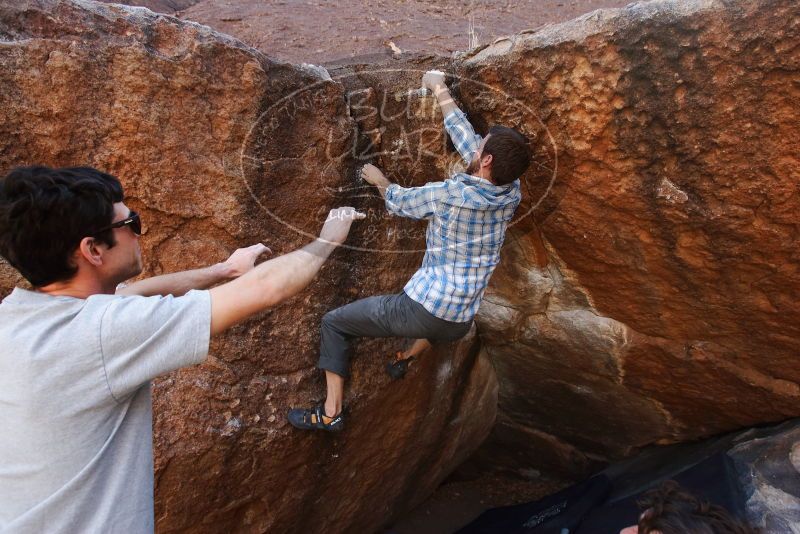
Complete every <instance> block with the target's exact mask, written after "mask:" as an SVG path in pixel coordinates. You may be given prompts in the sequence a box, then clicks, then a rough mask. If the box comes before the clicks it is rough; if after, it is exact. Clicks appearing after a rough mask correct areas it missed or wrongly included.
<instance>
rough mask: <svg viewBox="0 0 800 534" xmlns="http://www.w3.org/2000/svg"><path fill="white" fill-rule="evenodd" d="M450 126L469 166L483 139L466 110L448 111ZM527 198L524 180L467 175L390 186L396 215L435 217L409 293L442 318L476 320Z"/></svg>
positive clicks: (390, 201) (446, 122) (388, 203)
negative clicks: (522, 187)
mask: <svg viewBox="0 0 800 534" xmlns="http://www.w3.org/2000/svg"><path fill="white" fill-rule="evenodd" d="M444 126H445V129H446V130H447V133H448V134H449V135H450V138H451V139H452V140H453V144H454V145H455V147H456V149H457V150H458V152H459V154H461V157H462V158H463V159H464V162H466V163H467V164H469V162H470V161H471V160H472V158H473V156H474V154H475V153H476V152H477V151H478V148H479V147H480V143H481V141H482V137H481V136H480V135H477V134H476V133H475V130H474V129H473V128H472V125H471V124H470V123H469V121H468V120H467V117H466V115H465V114H464V113H463V112H462V111H461V110H455V111H453V112H452V113H450V114H448V115H447V117H445V119H444ZM521 198H522V195H521V192H520V182H519V180H515V181H514V182H512V183H510V184H507V185H503V186H498V185H494V184H492V183H490V182H489V181H488V180H484V179H483V178H478V177H477V176H472V175H469V174H466V173H455V174H454V175H453V176H451V177H450V178H449V179H447V180H445V181H444V182H430V183H428V184H425V185H424V186H421V187H401V186H399V185H397V184H392V185H391V186H389V187H388V188H387V189H386V209H387V210H388V211H389V212H390V213H392V214H394V215H400V216H403V217H411V218H413V219H428V220H429V221H430V222H429V223H428V229H427V232H426V238H425V239H426V245H427V250H426V252H425V258H424V259H423V260H422V266H421V267H420V268H419V270H418V271H417V272H416V273H415V274H414V276H413V277H411V280H409V281H408V283H407V284H406V285H405V287H404V288H403V291H405V293H406V294H407V295H408V296H409V297H410V298H411V299H413V300H415V301H417V302H419V303H420V304H422V305H423V306H424V307H425V309H426V310H428V311H429V312H431V313H432V314H433V315H435V316H436V317H439V318H441V319H445V320H447V321H453V322H465V321H469V320H471V319H472V318H473V317H474V316H475V314H476V313H477V311H478V307H479V306H480V303H481V298H482V297H483V293H484V291H485V290H486V286H487V284H488V283H489V278H490V277H491V276H492V272H493V271H494V268H495V266H496V265H497V263H498V261H500V247H502V245H503V240H504V239H505V233H506V228H507V227H508V223H509V221H511V218H512V217H513V216H514V212H515V211H516V209H517V206H518V205H519V202H520V200H521Z"/></svg>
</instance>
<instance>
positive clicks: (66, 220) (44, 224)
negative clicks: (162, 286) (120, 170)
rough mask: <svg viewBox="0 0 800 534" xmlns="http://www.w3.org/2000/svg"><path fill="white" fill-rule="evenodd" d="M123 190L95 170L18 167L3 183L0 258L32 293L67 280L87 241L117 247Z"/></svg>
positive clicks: (0, 201)
mask: <svg viewBox="0 0 800 534" xmlns="http://www.w3.org/2000/svg"><path fill="white" fill-rule="evenodd" d="M122 198H123V191H122V185H121V184H120V183H119V180H117V179H116V178H115V177H114V176H111V175H110V174H106V173H104V172H100V171H98V170H96V169H93V168H91V167H69V168H63V169H51V168H49V167H42V166H37V167H18V168H16V169H14V170H12V171H11V172H10V173H8V175H6V176H5V178H3V179H2V181H0V255H2V256H3V257H4V258H5V259H6V260H7V261H8V263H10V264H11V265H12V266H14V268H16V269H17V270H18V271H19V272H20V273H21V274H22V276H24V277H25V278H26V279H27V280H28V281H29V282H30V283H31V284H32V285H33V286H34V287H41V286H46V285H48V284H51V283H53V282H60V281H64V280H69V279H70V278H72V277H73V276H75V273H76V272H77V270H78V269H77V266H76V265H75V264H74V262H73V261H72V254H73V253H74V252H75V249H76V248H77V247H78V245H79V244H80V242H81V239H83V238H84V237H90V236H93V237H95V238H97V240H99V241H100V242H102V243H105V244H106V245H108V246H109V247H113V246H114V245H116V241H115V239H114V233H113V230H106V231H105V232H101V233H97V230H100V229H102V228H104V227H106V226H108V225H110V224H111V223H112V222H113V219H114V203H115V202H122Z"/></svg>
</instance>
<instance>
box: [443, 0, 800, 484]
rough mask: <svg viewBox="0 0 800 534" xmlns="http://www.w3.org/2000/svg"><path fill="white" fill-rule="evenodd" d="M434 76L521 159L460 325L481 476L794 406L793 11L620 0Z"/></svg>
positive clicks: (798, 276)
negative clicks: (473, 359)
mask: <svg viewBox="0 0 800 534" xmlns="http://www.w3.org/2000/svg"><path fill="white" fill-rule="evenodd" d="M455 72H456V74H457V75H458V76H460V77H463V78H464V79H463V80H462V83H461V84H460V88H459V89H460V98H461V100H462V101H463V102H464V104H465V106H466V108H467V109H469V110H470V112H471V113H472V116H473V118H475V119H476V120H477V121H478V122H482V123H493V122H497V123H510V124H514V125H518V126H519V127H521V128H522V129H523V130H525V131H527V132H528V133H529V134H530V135H531V136H533V137H535V138H536V140H537V144H538V147H539V158H538V161H537V165H536V167H535V169H533V171H532V172H531V173H530V175H529V177H528V178H529V180H528V183H529V186H530V188H531V194H530V195H529V198H528V202H529V205H533V206H536V209H534V210H532V211H531V213H530V215H527V216H526V211H525V209H524V208H525V206H524V205H523V209H521V210H520V211H521V212H522V213H521V214H520V218H519V220H518V224H517V225H516V226H515V227H514V228H513V229H512V231H511V235H510V237H509V239H508V240H507V245H506V247H505V249H504V258H503V261H502V262H501V265H500V268H499V269H498V271H497V272H496V273H495V276H494V279H493V284H492V286H490V292H489V294H488V295H487V298H486V300H485V301H484V304H483V306H482V307H481V311H480V314H479V332H480V335H481V338H482V341H483V343H484V345H485V346H486V348H487V350H488V352H489V354H490V355H491V357H492V360H493V362H494V364H495V367H496V370H497V373H498V377H499V382H500V401H499V402H500V404H499V415H498V423H497V425H496V427H495V429H494V431H493V434H492V437H491V439H490V440H489V441H488V442H487V444H486V445H485V447H483V449H482V452H481V454H480V455H479V456H480V457H481V458H482V460H481V462H483V463H484V464H485V463H489V464H491V465H493V466H495V467H497V466H500V467H505V468H507V469H509V470H512V471H515V472H517V473H518V474H521V475H530V474H535V473H536V471H541V470H542V467H543V465H549V466H550V468H551V469H552V468H554V467H555V468H557V471H559V472H560V473H562V474H569V475H573V476H578V475H582V474H585V473H586V472H587V471H589V470H591V469H593V468H594V467H595V466H597V465H599V463H602V462H605V461H607V460H610V459H614V458H620V457H623V456H627V455H630V454H631V453H632V452H634V451H635V450H636V449H637V448H640V447H642V446H645V445H648V444H652V443H670V442H675V441H682V440H689V439H694V438H698V437H701V436H706V435H711V434H714V433H719V432H723V431H727V430H731V429H735V428H740V427H744V426H748V425H753V424H758V423H763V422H768V421H780V420H782V419H785V418H787V417H790V416H797V415H798V414H800V386H798V383H799V382H800V366H798V359H797V358H798V356H800V253H799V252H798V250H800V249H798V238H799V237H800V194H798V184H799V183H800V170H799V169H800V160H799V159H798V154H800V126H798V120H797V117H798V109H800V88H799V87H798V80H799V79H800V4H798V3H797V2H796V1H794V0H771V1H751V0H742V1H736V2H722V1H712V0H693V1H684V0H681V1H666V0H658V1H654V2H641V3H636V4H632V5H630V6H628V7H627V8H625V9H622V10H613V11H611V10H609V11H598V12H595V13H593V14H589V15H586V16H584V17H581V18H580V19H577V20H575V21H572V22H569V23H566V24H562V25H559V26H553V27H548V28H544V29H542V30H540V31H538V32H536V33H532V34H524V35H516V36H513V37H511V38H509V39H506V40H501V41H498V42H496V43H494V44H492V45H490V46H488V47H485V48H483V49H480V50H476V51H472V52H470V53H469V54H465V55H463V56H461V58H460V60H459V61H458V62H457V64H456V70H455ZM519 103H523V104H524V105H520V104H519ZM548 187H549V189H548ZM543 196H544V198H542V197H543ZM537 204H538V206H537Z"/></svg>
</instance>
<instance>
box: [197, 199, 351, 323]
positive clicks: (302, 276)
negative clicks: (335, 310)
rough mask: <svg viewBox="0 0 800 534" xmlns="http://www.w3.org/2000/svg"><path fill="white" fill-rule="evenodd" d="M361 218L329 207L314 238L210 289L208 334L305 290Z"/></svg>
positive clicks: (340, 209) (348, 209)
mask: <svg viewBox="0 0 800 534" xmlns="http://www.w3.org/2000/svg"><path fill="white" fill-rule="evenodd" d="M365 217H366V215H364V214H363V213H359V212H357V211H356V210H355V209H353V208H349V207H347V208H338V209H334V210H331V212H330V213H329V215H328V220H327V221H325V224H324V226H323V227H322V231H321V232H320V236H319V238H318V239H316V240H315V241H313V242H311V243H309V244H308V245H306V246H305V247H303V248H301V249H299V250H295V251H294V252H290V253H289V254H284V255H283V256H279V257H277V258H274V259H271V260H269V261H265V262H264V263H262V264H260V265H258V266H257V267H255V268H254V269H253V270H251V271H250V272H248V273H246V274H244V275H242V276H240V277H239V278H237V279H236V280H233V281H231V282H228V283H227V284H223V285H221V286H217V287H215V288H213V289H211V335H215V334H219V333H220V332H223V331H224V330H226V329H228V328H230V327H231V326H233V325H235V324H237V323H240V322H242V321H244V320H245V319H247V318H248V317H250V316H251V315H255V314H256V313H259V312H261V311H263V310H266V309H267V308H270V307H272V306H275V305H276V304H278V303H280V302H282V301H284V300H286V299H288V298H290V297H292V296H294V295H296V294H297V293H299V292H300V291H302V290H303V289H305V287H306V286H307V285H308V284H309V283H311V281H312V280H313V279H314V277H315V276H316V274H317V272H319V269H320V268H321V267H322V265H323V264H324V263H325V260H326V259H327V258H328V256H329V255H330V253H331V252H333V250H334V249H335V248H336V247H337V246H339V245H340V244H341V243H343V242H344V240H345V239H347V234H348V233H349V232H350V225H351V224H352V222H353V221H354V220H355V219H363V218H365Z"/></svg>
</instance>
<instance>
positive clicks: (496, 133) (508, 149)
mask: <svg viewBox="0 0 800 534" xmlns="http://www.w3.org/2000/svg"><path fill="white" fill-rule="evenodd" d="M482 154H491V155H492V181H493V182H494V183H496V184H497V185H505V184H510V183H511V182H513V181H514V180H516V179H517V178H519V177H520V176H522V175H523V174H524V173H525V171H526V170H527V169H528V166H529V165H530V164H531V149H530V146H529V145H528V138H527V137H525V136H524V135H522V134H521V133H519V132H518V131H516V130H515V129H513V128H508V127H506V126H492V127H491V128H489V138H488V139H487V140H486V144H485V145H484V146H483V152H482Z"/></svg>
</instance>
